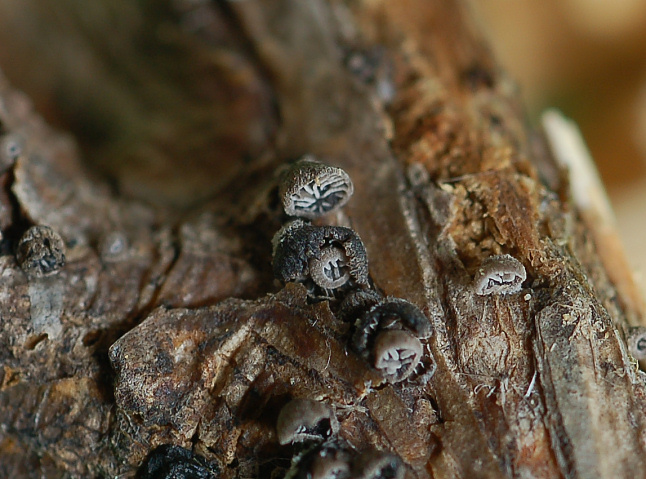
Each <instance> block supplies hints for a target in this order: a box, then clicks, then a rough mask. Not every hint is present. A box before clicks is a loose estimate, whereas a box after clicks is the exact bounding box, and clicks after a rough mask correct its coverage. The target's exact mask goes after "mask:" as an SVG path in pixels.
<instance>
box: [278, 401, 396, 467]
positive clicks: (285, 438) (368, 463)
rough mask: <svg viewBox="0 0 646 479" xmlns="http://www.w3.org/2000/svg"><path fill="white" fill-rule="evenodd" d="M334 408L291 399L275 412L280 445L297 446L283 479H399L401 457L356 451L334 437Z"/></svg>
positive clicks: (337, 426) (335, 423) (380, 452)
mask: <svg viewBox="0 0 646 479" xmlns="http://www.w3.org/2000/svg"><path fill="white" fill-rule="evenodd" d="M338 430H339V423H338V421H337V419H336V416H335V414H334V411H333V410H332V409H331V408H330V407H329V406H327V405H325V404H324V403H322V402H319V401H313V400H310V399H293V400H292V401H290V402H288V403H287V404H286V405H285V406H284V407H283V408H282V409H281V411H280V414H279V415H278V422H277V424H276V432H277V434H278V441H279V442H280V443H281V444H282V445H287V444H291V445H294V446H295V447H296V448H297V452H296V454H295V455H294V457H293V458H292V465H291V467H290V468H289V470H288V471H287V474H286V475H285V479H350V478H356V479H402V478H403V477H404V467H403V463H402V460H401V459H400V458H399V457H398V456H396V455H394V454H390V453H387V452H383V451H377V450H375V449H369V450H367V451H364V452H362V453H358V452H356V451H355V450H353V449H352V448H350V447H349V445H348V444H347V443H345V442H344V441H343V440H342V439H340V438H338V437H336V433H337V432H338Z"/></svg>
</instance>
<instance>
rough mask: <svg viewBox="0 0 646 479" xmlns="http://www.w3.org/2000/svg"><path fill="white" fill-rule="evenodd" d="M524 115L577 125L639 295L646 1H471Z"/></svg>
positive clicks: (644, 253) (645, 231)
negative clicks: (553, 111)
mask: <svg viewBox="0 0 646 479" xmlns="http://www.w3.org/2000/svg"><path fill="white" fill-rule="evenodd" d="M469 3H470V4H471V7H472V10H473V12H474V14H475V16H476V18H477V19H478V20H479V22H480V24H481V26H482V29H483V30H484V31H485V33H486V35H487V36H488V38H489V40H490V42H491V44H492V47H493V50H494V52H495V54H496V56H497V58H498V61H499V63H500V64H501V65H502V66H503V67H504V68H505V69H506V70H507V71H508V72H509V73H510V74H511V75H512V77H514V78H515V79H516V80H517V82H518V83H519V84H520V86H521V93H522V97H523V100H524V101H525V104H526V106H527V109H528V111H529V114H530V117H531V118H532V120H534V122H535V124H537V125H538V119H539V116H540V113H541V112H542V111H543V110H544V109H546V108H549V107H556V108H558V109H560V110H561V111H562V112H563V113H564V114H565V115H566V116H568V117H570V118H572V119H573V120H575V121H576V122H577V123H578V125H579V127H580V129H581V131H582V133H583V136H584V138H585V140H586V142H587V144H588V147H589V149H590V151H591V153H592V156H593V158H594V159H595V161H596V162H597V167H598V169H599V172H600V174H601V177H602V180H603V182H604V184H605V185H606V189H607V191H608V194H609V196H610V200H611V202H612V205H613V208H614V210H615V214H616V218H617V225H618V228H619V231H620V234H621V236H622V239H623V242H624V245H625V247H626V251H627V253H628V260H629V261H630V262H631V263H632V264H633V267H634V269H635V271H636V274H637V277H638V282H639V283H640V286H641V287H642V290H643V291H644V292H645V293H646V248H644V247H643V246H644V243H645V241H644V237H645V236H646V1H644V0H470V1H469Z"/></svg>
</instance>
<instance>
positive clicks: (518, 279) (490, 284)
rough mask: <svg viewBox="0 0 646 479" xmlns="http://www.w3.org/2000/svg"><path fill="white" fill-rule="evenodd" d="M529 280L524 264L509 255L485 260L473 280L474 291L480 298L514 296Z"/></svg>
mask: <svg viewBox="0 0 646 479" xmlns="http://www.w3.org/2000/svg"><path fill="white" fill-rule="evenodd" d="M526 279H527V272H526V271H525V267H524V266H523V264H522V263H521V262H520V261H518V260H517V259H516V258H514V257H513V256H510V255H508V254H502V255H496V256H491V257H489V258H487V259H486V260H484V261H483V262H482V264H481V265H480V267H479V268H478V271H477V272H476V275H475V278H474V280H473V289H474V291H475V293H476V294H478V295H480V296H487V295H490V294H513V293H517V292H518V291H520V290H521V288H522V286H523V282H524V281H525V280H526Z"/></svg>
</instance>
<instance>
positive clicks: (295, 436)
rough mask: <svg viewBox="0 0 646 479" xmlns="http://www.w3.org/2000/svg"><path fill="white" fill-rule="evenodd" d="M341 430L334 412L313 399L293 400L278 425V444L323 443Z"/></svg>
mask: <svg viewBox="0 0 646 479" xmlns="http://www.w3.org/2000/svg"><path fill="white" fill-rule="evenodd" d="M338 430H339V423H338V421H337V419H336V415H335V414H334V411H332V409H331V408H330V407H329V406H327V405H326V404H324V403H322V402H320V401H314V400H311V399H293V400H291V401H290V402H288V403H287V404H286V405H285V406H283V408H282V409H281V411H280V413H279V414H278V421H277V423H276V433H277V435H278V442H279V443H280V444H282V445H285V444H290V443H295V442H298V443H302V442H307V441H322V440H324V439H327V438H328V437H330V436H331V435H332V434H335V433H336V432H337V431H338Z"/></svg>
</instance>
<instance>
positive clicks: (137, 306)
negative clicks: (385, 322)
mask: <svg viewBox="0 0 646 479" xmlns="http://www.w3.org/2000/svg"><path fill="white" fill-rule="evenodd" d="M0 17H1V20H0V32H1V33H0V43H2V45H3V47H2V51H1V52H0V55H1V58H0V62H1V63H2V64H3V65H4V69H5V73H6V75H7V76H8V77H9V78H10V79H11V83H12V85H11V87H10V86H9V82H8V81H5V80H3V81H2V83H1V84H0V121H1V123H0V126H1V128H2V130H1V133H2V135H3V137H2V139H3V141H4V142H5V143H3V145H6V144H8V143H7V142H10V141H11V142H15V143H11V144H12V145H15V144H19V145H20V146H21V148H22V152H21V153H20V155H19V156H18V157H17V159H15V161H14V159H13V156H12V155H11V154H8V153H6V152H5V153H4V157H0V185H2V188H1V189H0V228H1V231H2V237H1V239H2V243H1V248H2V249H1V251H0V253H1V254H2V255H1V256H0V344H1V345H2V347H1V348H0V362H1V363H0V364H1V366H2V368H1V369H0V424H1V427H0V476H1V477H13V478H22V477H25V478H27V477H39V478H41V477H47V478H58V477H132V476H133V475H134V473H135V471H136V470H137V468H138V467H139V465H140V464H141V463H142V461H143V460H144V459H145V458H146V457H147V456H148V455H149V453H150V451H152V450H153V449H155V447H157V446H159V445H162V444H176V445H179V446H182V447H184V448H187V449H191V450H192V451H193V452H195V453H196V454H198V455H199V456H202V457H204V458H205V459H206V460H208V461H210V462H211V464H213V465H214V466H213V467H215V468H216V469H218V470H219V475H220V477H223V478H230V477H231V478H233V477H281V475H282V474H283V473H284V471H285V469H286V468H287V467H289V464H290V459H291V457H292V454H293V453H294V451H295V450H294V447H292V446H281V445H279V443H278V440H277V437H276V432H275V425H276V418H277V415H278V411H279V410H280V407H282V405H284V404H285V403H286V402H287V400H288V399H289V398H311V399H316V400H322V401H324V402H326V403H327V404H328V405H330V407H332V408H333V409H334V411H335V414H336V416H337V417H338V420H339V424H340V426H339V432H338V436H339V438H340V439H341V440H343V441H344V442H345V443H346V444H348V445H349V447H350V449H352V450H353V451H354V452H355V453H357V454H358V453H360V452H362V451H364V450H368V449H378V450H384V451H389V452H391V453H393V454H395V455H397V456H399V457H400V458H401V459H402V460H403V463H404V464H405V471H406V477H411V478H412V477H418V478H426V477H434V478H453V477H463V478H472V477H491V478H500V477H522V478H526V477H527V478H528V477H582V478H583V477H585V478H617V477H626V478H634V477H645V476H646V465H645V462H646V459H645V458H646V445H645V441H646V436H645V429H644V426H645V419H646V418H645V417H644V411H645V406H646V397H645V389H644V375H643V373H642V372H641V371H640V370H639V368H638V366H637V364H636V361H635V360H634V359H633V358H632V357H631V356H630V355H629V353H628V349H627V347H626V345H625V337H626V334H627V331H628V327H629V326H638V325H640V324H642V321H643V311H644V308H643V303H642V299H641V297H640V296H639V294H638V293H637V292H636V289H635V287H634V284H633V283H632V279H631V276H630V273H629V271H628V269H627V267H626V266H625V260H624V258H623V253H622V252H621V248H620V247H618V246H617V239H616V236H615V233H614V231H613V230H612V226H611V220H609V219H608V213H606V212H604V209H603V208H604V203H603V198H602V195H603V194H602V192H600V190H599V187H595V186H594V185H592V186H590V183H589V182H587V180H586V179H585V178H584V176H585V175H587V174H588V173H590V167H589V165H588V166H586V165H585V164H581V163H580V160H581V158H582V155H583V154H582V153H581V152H580V150H577V149H576V148H575V147H572V148H568V146H567V143H568V141H569V140H570V139H572V133H571V132H570V131H569V129H568V128H569V127H568V125H567V124H566V123H565V122H564V121H563V120H562V119H560V118H559V117H555V116H554V115H551V116H547V117H546V125H547V127H546V133H547V137H548V138H547V139H546V137H545V136H544V135H543V134H542V133H541V132H536V131H534V130H532V128H531V127H530V126H529V125H528V124H527V123H526V121H525V118H524V116H523V112H522V108H521V107H520V104H519V101H518V95H517V91H516V88H515V86H514V84H513V82H512V81H511V80H510V79H509V78H508V77H506V76H505V74H504V72H503V71H501V70H500V69H499V67H498V66H497V64H496V63H495V60H494V59H493V58H492V56H491V53H490V52H489V50H488V49H487V47H486V42H485V41H484V40H483V39H482V38H481V36H480V35H479V33H478V30H477V28H475V27H474V25H473V24H472V22H471V19H470V17H469V15H468V12H466V11H465V9H464V7H463V5H462V4H461V3H460V2H458V1H457V0H456V1H435V0H434V1H428V0H388V1H382V0H375V1H368V0H360V1H351V0H346V1H341V0H338V1H337V0H306V1H304V0H268V1H252V0H241V1H229V2H227V1H224V0H222V1H216V0H213V1H202V2H195V1H189V0H176V1H170V0H169V1H164V2H146V1H143V2H134V3H133V2H119V1H117V2H114V1H94V2H81V3H79V2H74V1H73V0H64V1H58V0H57V1H54V0H49V1H42V0H27V1H24V2H20V3H19V4H17V3H15V2H0ZM14 88H17V89H22V90H24V91H25V92H26V93H27V94H28V96H29V97H30V98H31V99H32V100H33V102H34V104H35V106H36V109H37V110H38V111H39V113H40V114H42V115H44V116H45V118H46V119H47V120H48V121H49V122H50V123H52V124H54V125H56V126H57V127H59V128H68V129H70V130H71V131H73V132H74V133H75V134H77V135H78V137H79V141H80V148H77V147H75V145H74V143H73V142H72V141H71V140H70V139H69V138H68V137H66V136H64V135H62V134H61V133H59V132H56V131H54V130H53V129H51V128H50V127H48V126H46V125H45V123H44V122H43V121H42V120H41V119H40V117H39V116H38V115H37V114H36V113H35V111H34V108H33V107H32V104H31V102H30V100H28V99H27V96H26V95H24V94H21V93H18V92H17V91H16V90H14ZM547 140H549V141H547ZM564 145H565V146H564ZM304 154H312V155H316V156H317V157H319V158H320V159H322V160H324V161H325V162H326V163H328V164H331V165H335V166H339V167H341V168H343V169H344V170H345V171H346V172H348V174H349V175H350V177H351V178H352V180H353V182H354V190H355V193H354V196H353V197H352V199H351V200H350V201H349V203H348V204H347V205H346V206H345V207H344V208H343V209H342V210H341V211H340V212H337V213H333V214H331V215H328V216H326V217H324V218H322V219H319V220H316V221H315V222H316V224H320V225H322V224H333V225H343V226H348V227H351V228H352V229H353V230H355V231H356V232H357V233H358V234H359V236H360V237H361V239H362V240H363V243H364V244H365V247H366V250H367V254H368V259H369V273H370V282H371V283H370V284H371V289H374V290H375V291H377V292H378V293H379V294H381V295H383V296H388V297H397V298H404V299H406V300H408V301H410V302H412V303H414V304H415V305H417V306H418V307H419V308H420V309H421V310H422V311H423V312H424V314H425V315H426V316H427V317H428V318H429V320H430V322H431V324H432V326H433V330H434V333H433V335H432V336H430V337H428V338H421V342H422V345H423V348H424V359H423V361H422V371H421V373H419V374H416V375H413V376H411V377H410V378H409V379H407V380H405V381H402V382H399V383H396V384H390V383H388V382H386V381H384V379H383V378H382V377H381V376H380V375H379V374H377V372H376V371H375V369H373V368H372V367H371V366H370V364H369V363H368V362H366V361H365V360H364V359H362V358H361V356H360V355H358V354H356V352H354V351H353V350H352V349H351V348H350V347H349V345H348V344H349V341H350V336H351V334H352V328H353V325H352V323H348V322H344V321H342V320H341V318H340V317H339V314H338V303H339V301H340V299H341V298H336V299H331V300H330V301H317V302H313V301H312V300H311V298H309V299H308V296H307V293H306V290H305V288H304V287H303V286H301V285H298V284H287V285H282V284H279V283H278V282H277V281H276V280H275V279H274V277H273V273H272V245H271V241H272V237H273V235H274V233H275V232H276V231H277V230H278V229H279V228H280V227H281V225H282V224H283V223H284V222H285V221H286V217H285V215H284V213H283V212H282V210H281V207H280V202H279V199H278V187H277V185H278V178H279V175H280V172H281V171H282V169H284V168H283V167H282V165H283V164H284V163H286V162H288V161H290V160H293V159H295V158H297V157H300V156H302V155H304ZM571 155H572V157H571ZM566 167H567V168H569V172H568V169H566ZM33 225H47V226H49V227H51V228H52V229H53V230H54V231H55V232H57V233H58V234H59V235H60V236H61V237H62V238H63V240H64V242H65V245H66V264H65V266H63V267H62V268H61V269H60V270H59V271H58V272H56V273H55V274H53V275H48V276H43V277H34V276H28V275H27V274H26V273H25V272H24V271H23V269H21V267H20V265H19V264H18V261H17V258H16V255H15V251H16V248H17V247H18V244H19V240H20V238H21V237H22V236H23V234H24V233H25V232H26V231H27V230H28V228H29V227H31V226H33ZM500 254H508V255H511V256H513V257H514V258H516V259H517V260H518V261H519V262H520V263H522V265H523V267H524V268H525V270H526V272H527V279H526V280H525V281H524V282H523V287H522V289H521V290H520V291H519V292H516V293H513V294H506V295H499V294H492V295H485V296H481V295H479V294H476V291H475V289H474V286H473V284H474V276H477V275H478V271H479V269H480V268H481V266H482V264H483V262H484V261H485V260H486V259H487V258H489V257H492V256H495V255H500ZM234 298H235V299H234ZM111 346H112V348H111ZM110 348H111V349H110Z"/></svg>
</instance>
